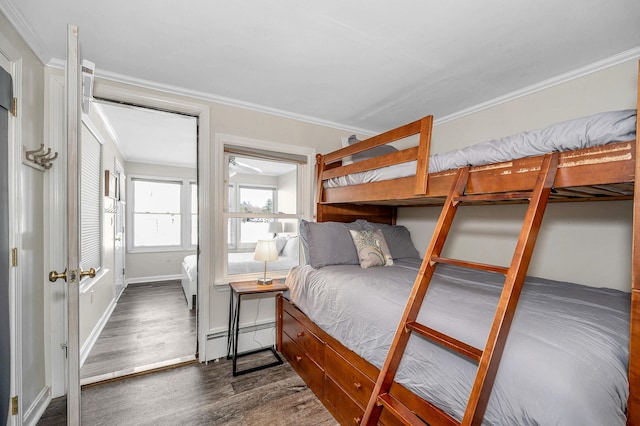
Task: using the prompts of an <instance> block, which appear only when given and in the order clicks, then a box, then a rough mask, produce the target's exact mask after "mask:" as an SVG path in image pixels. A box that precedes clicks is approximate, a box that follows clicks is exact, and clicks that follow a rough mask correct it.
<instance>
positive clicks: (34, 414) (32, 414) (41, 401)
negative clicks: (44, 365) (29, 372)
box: [22, 386, 51, 426]
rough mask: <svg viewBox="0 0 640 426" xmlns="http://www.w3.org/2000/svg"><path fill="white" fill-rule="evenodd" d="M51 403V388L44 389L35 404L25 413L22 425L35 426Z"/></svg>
mask: <svg viewBox="0 0 640 426" xmlns="http://www.w3.org/2000/svg"><path fill="white" fill-rule="evenodd" d="M50 402H51V389H50V388H49V386H45V387H44V388H42V390H41V391H40V393H39V394H38V396H37V397H36V399H35V401H33V404H31V406H30V407H29V408H28V409H27V411H25V412H24V415H23V421H22V424H23V425H24V426H35V425H36V424H37V423H38V421H39V420H40V417H42V415H43V414H44V412H45V410H46V409H47V407H48V406H49V403H50Z"/></svg>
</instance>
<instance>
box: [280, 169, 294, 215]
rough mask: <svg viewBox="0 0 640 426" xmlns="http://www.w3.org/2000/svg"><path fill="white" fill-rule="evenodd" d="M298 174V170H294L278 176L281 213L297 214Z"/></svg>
mask: <svg viewBox="0 0 640 426" xmlns="http://www.w3.org/2000/svg"><path fill="white" fill-rule="evenodd" d="M297 173H298V171H297V170H292V171H290V172H288V173H285V174H283V175H280V176H278V211H280V212H283V213H295V212H296V207H297V206H296V191H297V188H296V182H297V179H296V175H297Z"/></svg>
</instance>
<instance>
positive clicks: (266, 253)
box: [253, 240, 278, 262]
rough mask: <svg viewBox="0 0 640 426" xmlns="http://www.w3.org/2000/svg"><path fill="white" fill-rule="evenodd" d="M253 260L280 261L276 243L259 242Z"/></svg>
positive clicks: (271, 241)
mask: <svg viewBox="0 0 640 426" xmlns="http://www.w3.org/2000/svg"><path fill="white" fill-rule="evenodd" d="M253 259H254V260H260V261H263V262H267V261H272V260H278V249H277V248H276V241H275V240H258V243H257V244H256V251H255V253H254V255H253Z"/></svg>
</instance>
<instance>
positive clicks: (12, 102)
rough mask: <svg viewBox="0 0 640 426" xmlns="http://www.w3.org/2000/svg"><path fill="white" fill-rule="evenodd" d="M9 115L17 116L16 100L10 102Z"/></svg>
mask: <svg viewBox="0 0 640 426" xmlns="http://www.w3.org/2000/svg"><path fill="white" fill-rule="evenodd" d="M11 115H13V116H14V117H17V116H18V98H13V100H12V101H11Z"/></svg>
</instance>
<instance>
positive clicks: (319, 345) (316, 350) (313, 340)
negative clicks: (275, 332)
mask: <svg viewBox="0 0 640 426" xmlns="http://www.w3.org/2000/svg"><path fill="white" fill-rule="evenodd" d="M282 330H283V331H284V333H286V334H287V335H288V336H289V337H290V338H291V340H293V341H294V342H296V344H297V345H298V346H300V347H301V348H302V349H304V351H305V352H307V354H308V355H309V357H310V358H311V359H313V360H314V361H315V362H316V363H317V364H318V365H320V366H323V365H324V343H323V342H322V341H321V340H320V339H319V338H318V337H317V336H316V335H315V334H313V333H312V332H310V331H309V330H308V329H307V328H306V327H304V326H303V325H302V324H300V323H299V322H298V321H297V320H296V319H295V318H294V317H292V316H291V315H290V314H289V313H288V312H284V313H283V315H282Z"/></svg>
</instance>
